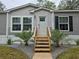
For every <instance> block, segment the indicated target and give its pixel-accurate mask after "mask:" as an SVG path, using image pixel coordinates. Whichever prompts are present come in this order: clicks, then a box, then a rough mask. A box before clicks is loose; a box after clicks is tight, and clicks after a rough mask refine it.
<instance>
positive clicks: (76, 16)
mask: <svg viewBox="0 0 79 59" xmlns="http://www.w3.org/2000/svg"><path fill="white" fill-rule="evenodd" d="M55 16H73V32H69V31H63V32H65V33H67V34H70V35H79V12H77V13H76V12H71V13H69V12H66V13H65V12H63V13H57V12H55Z"/></svg>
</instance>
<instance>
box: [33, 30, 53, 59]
mask: <svg viewBox="0 0 79 59" xmlns="http://www.w3.org/2000/svg"><path fill="white" fill-rule="evenodd" d="M33 37H34V39H35V48H34V56H33V58H32V59H52V55H51V43H50V42H51V41H50V37H51V33H50V30H49V28H47V35H46V36H40V35H38V30H37V28H36V29H35V32H34V35H33Z"/></svg>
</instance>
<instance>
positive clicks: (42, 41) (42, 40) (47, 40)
mask: <svg viewBox="0 0 79 59" xmlns="http://www.w3.org/2000/svg"><path fill="white" fill-rule="evenodd" d="M36 41H40V42H49V40H41V39H40V40H36Z"/></svg>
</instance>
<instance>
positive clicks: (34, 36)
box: [33, 27, 37, 38]
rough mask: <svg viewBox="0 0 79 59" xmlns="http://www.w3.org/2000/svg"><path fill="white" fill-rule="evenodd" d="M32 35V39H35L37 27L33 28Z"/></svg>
mask: <svg viewBox="0 0 79 59" xmlns="http://www.w3.org/2000/svg"><path fill="white" fill-rule="evenodd" d="M33 32H34V34H33V38H35V37H36V36H37V27H35V28H34V31H33Z"/></svg>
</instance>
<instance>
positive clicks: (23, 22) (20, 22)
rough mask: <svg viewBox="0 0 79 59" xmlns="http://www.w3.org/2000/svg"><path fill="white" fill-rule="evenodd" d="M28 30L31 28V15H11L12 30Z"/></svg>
mask: <svg viewBox="0 0 79 59" xmlns="http://www.w3.org/2000/svg"><path fill="white" fill-rule="evenodd" d="M29 30H32V17H27V16H26V17H22V16H21V17H12V23H11V31H12V32H22V31H29Z"/></svg>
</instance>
